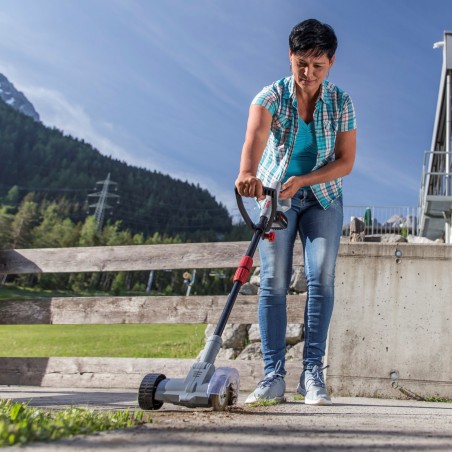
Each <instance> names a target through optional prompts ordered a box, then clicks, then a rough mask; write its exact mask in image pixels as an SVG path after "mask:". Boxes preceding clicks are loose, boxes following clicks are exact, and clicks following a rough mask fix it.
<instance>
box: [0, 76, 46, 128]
mask: <svg viewBox="0 0 452 452" xmlns="http://www.w3.org/2000/svg"><path fill="white" fill-rule="evenodd" d="M0 99H1V100H3V102H5V103H7V104H8V105H11V107H13V108H14V109H16V110H17V111H20V112H21V113H23V114H24V115H27V116H30V117H31V118H33V119H34V120H35V121H39V114H38V112H37V111H36V110H35V108H34V107H33V104H32V103H31V102H30V101H29V100H28V99H27V98H26V97H25V95H24V94H23V93H22V92H20V91H17V89H16V88H15V87H14V85H13V84H12V83H11V82H10V81H9V80H8V79H7V78H6V77H5V76H4V75H3V74H0Z"/></svg>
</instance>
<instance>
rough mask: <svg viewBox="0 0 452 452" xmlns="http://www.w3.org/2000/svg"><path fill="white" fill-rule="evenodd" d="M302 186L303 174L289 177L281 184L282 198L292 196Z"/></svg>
mask: <svg viewBox="0 0 452 452" xmlns="http://www.w3.org/2000/svg"><path fill="white" fill-rule="evenodd" d="M302 186H303V184H302V181H301V176H292V177H289V179H287V181H286V182H285V183H284V184H282V186H281V191H280V192H279V197H280V199H289V198H292V197H293V196H295V193H296V192H297V191H298V189H299V188H300V187H302Z"/></svg>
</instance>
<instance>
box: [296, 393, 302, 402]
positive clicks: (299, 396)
mask: <svg viewBox="0 0 452 452" xmlns="http://www.w3.org/2000/svg"><path fill="white" fill-rule="evenodd" d="M293 399H294V400H295V401H296V402H302V401H303V400H304V396H303V395H301V394H295V395H294V396H293Z"/></svg>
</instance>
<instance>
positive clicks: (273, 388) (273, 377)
mask: <svg viewBox="0 0 452 452" xmlns="http://www.w3.org/2000/svg"><path fill="white" fill-rule="evenodd" d="M279 367H280V365H279V366H277V367H276V370H275V371H274V372H270V373H269V374H267V375H266V376H265V378H264V379H263V380H261V381H260V382H259V383H258V384H257V387H256V389H255V390H254V391H253V392H252V393H251V394H250V395H249V396H248V397H247V398H246V400H245V403H255V402H262V401H275V402H278V403H281V402H285V401H286V398H285V397H284V393H285V392H286V382H285V381H284V375H281V374H278V370H279Z"/></svg>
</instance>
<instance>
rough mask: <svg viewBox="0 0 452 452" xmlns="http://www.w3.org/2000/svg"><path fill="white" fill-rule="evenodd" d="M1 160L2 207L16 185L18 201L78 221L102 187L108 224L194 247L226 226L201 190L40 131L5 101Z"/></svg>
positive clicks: (0, 116)
mask: <svg viewBox="0 0 452 452" xmlns="http://www.w3.org/2000/svg"><path fill="white" fill-rule="evenodd" d="M0 162H1V165H0V206H1V204H2V202H3V203H6V200H7V198H8V196H9V195H10V191H11V189H12V188H13V187H14V192H15V193H18V196H15V198H16V199H15V202H16V203H17V204H18V203H20V201H21V199H23V198H24V197H25V196H26V195H27V193H35V195H34V196H35V197H34V199H35V201H37V202H42V201H61V202H62V203H64V205H66V206H70V207H68V208H67V216H69V217H70V218H71V219H73V220H74V221H77V222H78V221H83V220H84V219H85V218H86V215H87V212H90V213H91V214H94V213H95V211H94V208H93V207H95V206H96V205H98V204H99V202H100V200H101V194H102V189H105V188H106V186H107V187H108V193H104V195H105V196H104V200H105V201H106V204H108V206H109V207H110V208H109V209H107V210H105V211H103V213H104V214H105V215H108V216H106V217H105V218H106V221H112V222H114V221H120V222H121V224H122V226H123V228H124V229H128V230H130V231H131V232H133V233H136V232H141V233H144V234H145V235H146V236H149V235H152V234H154V233H156V232H158V233H160V234H164V235H167V236H175V235H179V236H180V237H181V238H182V239H184V240H188V241H193V242H194V241H212V240H221V239H222V238H223V236H224V235H225V234H227V233H228V232H229V231H230V230H231V228H232V220H231V217H230V216H229V213H228V211H227V209H226V207H225V206H224V205H222V204H221V203H218V202H217V201H216V200H215V198H214V197H213V196H212V195H211V194H210V193H209V192H208V191H207V190H205V189H202V188H201V187H200V186H199V185H194V184H192V183H188V182H183V181H180V180H176V179H173V178H172V177H170V176H169V175H164V174H161V173H159V172H156V171H150V170H148V169H144V168H138V167H134V166H131V165H128V164H127V163H126V162H122V161H119V160H117V159H114V158H112V157H108V156H104V155H102V154H101V153H100V152H99V151H98V150H97V149H95V148H93V147H92V146H91V145H90V144H89V143H86V142H84V141H83V140H79V139H76V138H73V137H71V136H67V135H65V134H64V133H63V132H62V131H60V130H58V129H56V128H50V127H46V126H44V125H43V124H42V123H41V122H37V121H36V120H35V119H34V118H33V119H32V118H31V117H29V116H26V115H25V114H23V113H20V112H19V111H17V110H16V109H15V108H12V105H8V104H7V103H4V102H0ZM108 176H110V177H109V179H108V180H109V183H108V184H106V183H105V181H106V180H107V178H108ZM99 182H100V184H99ZM113 188H115V189H117V190H116V191H113ZM89 195H91V196H89ZM115 195H117V196H115ZM9 197H10V196H9ZM117 201H119V203H118V202H117ZM89 206H92V207H91V209H89Z"/></svg>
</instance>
